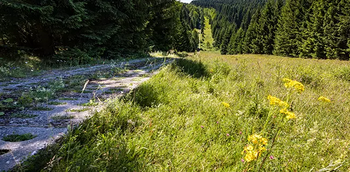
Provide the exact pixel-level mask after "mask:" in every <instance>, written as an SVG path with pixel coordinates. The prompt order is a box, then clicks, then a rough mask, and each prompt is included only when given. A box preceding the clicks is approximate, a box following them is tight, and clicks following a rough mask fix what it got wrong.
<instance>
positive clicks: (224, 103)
mask: <svg viewBox="0 0 350 172" xmlns="http://www.w3.org/2000/svg"><path fill="white" fill-rule="evenodd" d="M222 105H224V106H225V107H226V108H230V104H228V103H226V102H222Z"/></svg>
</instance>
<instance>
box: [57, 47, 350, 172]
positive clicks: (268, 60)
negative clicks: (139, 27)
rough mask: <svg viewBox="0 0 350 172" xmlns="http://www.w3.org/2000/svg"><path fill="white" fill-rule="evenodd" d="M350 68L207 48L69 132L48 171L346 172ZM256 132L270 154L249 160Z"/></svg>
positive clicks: (349, 139)
mask: <svg viewBox="0 0 350 172" xmlns="http://www.w3.org/2000/svg"><path fill="white" fill-rule="evenodd" d="M348 67H349V62H346V61H336V60H334V61H329V60H312V59H307V60H305V59H297V58H295V59H293V58H283V57H277V56H265V55H237V56H221V55H219V54H217V53H208V52H201V54H200V56H196V57H191V58H190V59H183V60H178V61H177V62H176V63H174V64H171V65H169V66H168V67H166V68H164V69H163V70H162V71H161V72H160V73H159V74H157V75H155V76H154V77H153V78H152V79H151V80H149V81H147V82H146V83H143V84H142V85H141V86H139V87H138V88H137V89H136V90H134V91H133V92H131V93H129V95H128V96H126V97H125V98H124V99H123V100H114V101H112V102H110V104H109V105H108V107H107V108H106V109H105V110H103V111H101V112H99V113H96V114H95V115H94V116H93V117H92V118H91V119H89V120H87V121H85V122H84V123H83V125H82V126H80V127H79V128H78V129H77V130H75V131H73V132H72V133H70V134H69V136H68V137H67V138H66V140H65V143H64V144H63V146H62V147H61V149H60V151H59V153H58V156H59V157H62V159H61V161H60V162H59V163H58V164H57V165H55V166H54V171H62V170H67V169H68V170H70V171H76V170H81V171H215V170H217V171H258V170H259V169H261V171H319V170H321V169H325V168H328V170H334V169H338V170H339V171H349V170H350V164H349V163H350V162H349V151H350V150H349V148H350V147H349V146H350V128H349V127H348V124H349V123H350V116H349V114H350V102H349V101H350V100H349V97H350V91H349V88H350V82H349V81H347V80H346V79H344V78H342V77H339V70H344V68H348ZM283 78H289V79H291V80H295V81H297V82H300V83H301V84H303V86H304V88H305V90H304V91H299V92H298V90H297V91H293V90H292V89H293V88H292V87H290V88H286V87H285V85H284V84H285V83H284V81H285V82H286V80H284V81H283ZM269 95H271V96H273V97H276V98H278V99H279V100H280V101H285V102H286V103H287V104H288V106H286V107H287V108H286V109H285V110H283V111H281V110H282V109H281V108H280V107H278V106H276V103H271V102H270V101H269V100H268V96H269ZM321 96H323V97H325V98H328V99H329V100H330V102H328V101H323V100H326V99H323V98H321V99H320V97H321ZM269 98H270V100H271V97H269ZM319 99H320V100H319ZM281 106H284V104H283V103H282V104H281ZM287 112H292V113H294V115H295V119H294V117H293V116H290V118H288V115H291V114H288V113H287ZM254 134H259V135H261V136H262V138H266V140H267V145H266V149H267V150H266V151H262V153H261V155H260V156H259V157H256V158H250V159H248V158H246V157H245V156H246V153H247V152H243V150H244V149H245V148H246V149H248V147H247V145H249V144H254V145H258V144H256V143H255V141H254V139H252V138H253V136H254V137H257V138H259V137H258V136H257V135H254ZM252 135H253V136H252ZM248 138H250V139H249V140H248ZM262 142H265V140H262ZM264 145H265V143H264ZM248 161H250V162H248Z"/></svg>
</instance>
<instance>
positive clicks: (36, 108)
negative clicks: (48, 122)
mask: <svg viewBox="0 0 350 172" xmlns="http://www.w3.org/2000/svg"><path fill="white" fill-rule="evenodd" d="M32 110H37V111H51V110H53V108H49V107H33V108H32Z"/></svg>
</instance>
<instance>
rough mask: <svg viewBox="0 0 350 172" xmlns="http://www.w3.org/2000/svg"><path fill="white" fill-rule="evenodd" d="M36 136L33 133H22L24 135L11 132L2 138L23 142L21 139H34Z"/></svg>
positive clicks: (8, 140)
mask: <svg viewBox="0 0 350 172" xmlns="http://www.w3.org/2000/svg"><path fill="white" fill-rule="evenodd" d="M35 137H36V135H33V134H31V133H27V134H22V135H18V134H11V135H7V136H5V137H3V138H2V140H3V141H7V142H21V141H26V140H31V139H34V138H35Z"/></svg>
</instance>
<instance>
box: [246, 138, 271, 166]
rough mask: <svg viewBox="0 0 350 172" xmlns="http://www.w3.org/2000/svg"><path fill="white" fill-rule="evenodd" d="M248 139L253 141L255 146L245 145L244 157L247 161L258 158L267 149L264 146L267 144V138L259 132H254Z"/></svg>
mask: <svg viewBox="0 0 350 172" xmlns="http://www.w3.org/2000/svg"><path fill="white" fill-rule="evenodd" d="M248 141H250V142H252V143H253V145H254V146H252V145H247V146H245V147H244V150H243V151H242V155H243V154H244V153H245V154H246V155H245V157H244V159H245V160H246V161H247V162H250V161H254V160H256V159H258V157H259V156H260V154H261V153H263V152H265V151H266V148H265V147H264V146H266V145H267V139H266V138H263V137H262V136H260V135H258V134H253V135H250V136H249V137H248Z"/></svg>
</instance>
